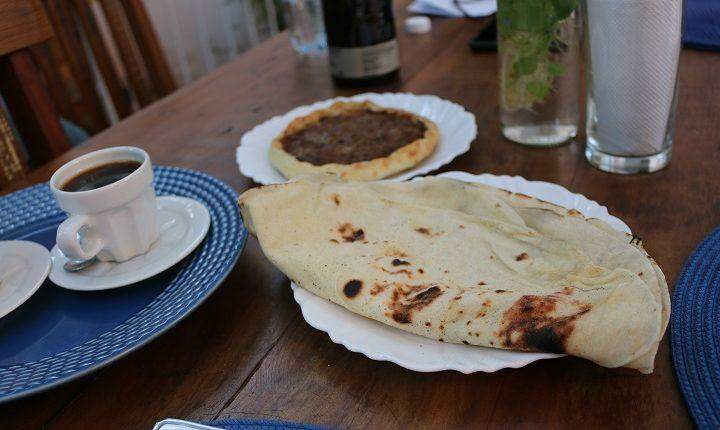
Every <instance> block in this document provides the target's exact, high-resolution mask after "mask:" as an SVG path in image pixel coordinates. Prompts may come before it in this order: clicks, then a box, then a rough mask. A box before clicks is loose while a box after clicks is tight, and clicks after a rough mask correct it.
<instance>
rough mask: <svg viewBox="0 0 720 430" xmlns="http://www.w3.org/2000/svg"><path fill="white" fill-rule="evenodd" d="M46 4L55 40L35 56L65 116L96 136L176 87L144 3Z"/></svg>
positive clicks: (65, 0) (75, 0)
mask: <svg viewBox="0 0 720 430" xmlns="http://www.w3.org/2000/svg"><path fill="white" fill-rule="evenodd" d="M0 1H1V0H0ZM42 2H43V4H44V5H45V9H46V11H47V14H48V16H49V18H50V23H51V24H52V27H53V29H54V30H55V38H53V39H51V40H50V41H49V42H48V43H45V44H42V45H38V46H36V47H34V48H33V53H34V54H35V59H36V61H37V63H38V64H39V66H40V69H41V70H42V72H43V75H44V77H45V81H46V84H47V87H48V88H49V92H50V94H51V95H52V97H53V99H54V100H55V102H56V104H57V106H58V109H59V111H60V113H61V115H62V116H63V117H64V118H67V119H69V120H71V121H73V122H74V123H76V124H78V125H79V126H81V127H82V128H84V129H85V130H86V131H88V132H89V133H91V134H92V133H96V132H98V131H100V130H102V129H104V128H106V127H107V126H108V125H109V124H110V123H112V122H113V121H114V120H115V119H122V118H124V117H126V116H128V115H130V114H131V113H132V112H133V111H135V110H137V109H138V108H140V107H144V106H146V105H148V104H150V103H152V102H154V101H155V100H157V99H159V98H161V97H163V96H165V95H167V94H169V93H171V92H173V91H174V90H175V89H176V88H177V87H176V85H175V81H174V79H173V77H172V74H171V72H170V68H169V66H168V63H167V60H166V58H165V56H164V54H163V51H162V49H161V47H160V43H159V41H158V37H157V35H156V33H155V29H154V28H153V26H152V23H151V22H150V18H149V16H148V14H147V11H146V9H145V6H144V4H143V0H99V1H93V0H42Z"/></svg>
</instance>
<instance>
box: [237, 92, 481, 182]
mask: <svg viewBox="0 0 720 430" xmlns="http://www.w3.org/2000/svg"><path fill="white" fill-rule="evenodd" d="M403 97H405V98H410V99H413V100H415V101H418V102H420V101H425V100H427V101H431V102H433V103H438V102H440V103H442V104H444V105H446V106H450V107H452V108H453V109H456V110H458V114H461V115H463V116H465V118H466V120H467V121H468V123H467V124H468V125H469V126H470V129H471V133H470V134H468V135H467V136H465V137H464V139H463V141H461V142H448V143H446V145H453V146H450V148H454V149H453V150H452V151H449V153H448V154H447V155H446V157H445V158H443V159H440V160H436V161H435V162H432V163H429V162H428V160H430V157H432V154H431V155H430V157H428V158H426V159H424V160H422V161H421V162H420V163H419V164H418V165H416V166H413V167H412V168H410V169H407V170H405V171H402V172H399V173H397V174H395V175H393V176H392V177H390V178H388V179H390V180H404V179H410V178H412V177H415V176H421V175H425V174H427V173H430V172H432V171H435V170H437V169H439V168H440V167H442V166H444V165H446V164H448V163H450V162H451V161H452V160H454V159H455V158H457V157H459V156H460V155H462V154H464V153H466V152H467V151H469V150H470V147H471V145H472V142H473V141H474V140H475V138H476V137H477V119H476V117H475V115H474V114H473V113H472V112H470V111H468V110H467V109H466V108H465V107H464V106H463V105H461V104H459V103H456V102H453V101H451V100H448V99H444V98H441V97H438V96H436V95H434V94H414V93H410V92H384V93H375V92H368V93H362V94H356V95H353V96H348V97H345V96H340V97H333V98H330V99H325V100H320V101H316V102H313V103H310V104H306V105H302V106H297V107H295V108H293V109H291V110H290V111H288V112H286V113H284V114H280V115H275V116H273V117H271V118H268V119H267V120H265V121H263V122H261V123H259V124H257V125H255V126H254V127H253V128H252V129H250V130H249V131H247V132H245V133H244V134H243V135H242V137H241V138H240V144H239V145H238V147H237V149H236V152H235V159H236V162H237V165H238V168H239V170H240V173H241V174H242V175H244V176H246V177H248V178H251V179H252V180H253V181H255V182H256V183H259V184H263V185H270V184H274V183H282V182H285V181H286V180H285V179H282V180H279V181H278V180H275V179H268V178H267V176H265V174H264V173H261V172H258V170H257V169H256V168H255V167H253V166H254V163H255V162H258V160H257V159H253V158H254V157H252V152H251V151H252V150H250V149H248V148H249V147H250V146H251V145H258V144H259V143H257V142H254V141H251V140H252V139H254V138H255V137H256V135H258V134H260V133H262V132H263V131H264V130H265V129H268V130H271V129H272V130H273V135H274V136H277V135H279V134H280V133H281V132H282V130H283V129H284V128H285V126H277V130H275V128H276V127H275V124H276V123H281V122H283V123H284V122H289V121H290V120H292V119H294V118H297V117H299V116H301V115H306V114H307V113H309V112H310V111H313V110H317V109H323V108H326V107H328V106H330V105H331V104H333V103H335V102H338V101H363V100H369V101H373V102H375V103H377V104H380V105H382V104H383V103H382V101H380V100H379V99H392V98H396V99H400V98H403ZM391 107H392V106H391ZM438 127H439V128H442V127H441V124H438ZM464 140H467V141H466V142H465V141H464ZM269 144H270V141H268V142H267V145H268V147H269ZM440 145H442V142H441V143H440ZM440 145H438V146H440ZM435 151H436V152H437V151H438V149H437V148H436V150H435ZM249 160H252V162H250V163H249V162H248V161H249ZM268 163H269V161H268ZM249 165H250V166H249ZM269 167H270V169H272V170H273V171H275V172H276V173H277V175H279V176H280V177H281V178H282V175H281V174H280V172H278V171H277V169H275V168H274V167H273V166H272V165H270V166H269Z"/></svg>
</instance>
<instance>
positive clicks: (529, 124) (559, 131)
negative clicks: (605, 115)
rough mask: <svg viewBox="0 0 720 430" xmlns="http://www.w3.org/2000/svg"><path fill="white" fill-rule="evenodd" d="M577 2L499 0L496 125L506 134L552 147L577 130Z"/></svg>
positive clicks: (578, 63) (578, 46)
mask: <svg viewBox="0 0 720 430" xmlns="http://www.w3.org/2000/svg"><path fill="white" fill-rule="evenodd" d="M602 1H605V0H602ZM578 6H579V0H532V1H528V0H498V11H497V25H498V52H499V55H500V60H499V61H500V125H501V129H502V133H503V136H505V138H507V139H509V140H511V141H514V142H518V143H522V144H525V145H531V146H553V145H558V144H561V143H563V142H566V141H568V140H570V139H572V138H573V137H575V135H576V134H577V131H578V123H579V121H580V118H579V104H580V98H579V95H580V67H579V65H580V33H581V23H582V20H581V16H580V12H579V10H578Z"/></svg>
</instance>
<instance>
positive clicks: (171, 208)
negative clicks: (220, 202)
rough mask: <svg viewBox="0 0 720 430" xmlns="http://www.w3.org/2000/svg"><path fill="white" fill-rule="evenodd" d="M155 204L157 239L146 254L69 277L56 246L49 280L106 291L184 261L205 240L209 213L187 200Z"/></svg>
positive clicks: (165, 199) (167, 199)
mask: <svg viewBox="0 0 720 430" xmlns="http://www.w3.org/2000/svg"><path fill="white" fill-rule="evenodd" d="M157 203H158V223H159V224H160V237H158V240H157V241H156V242H155V243H154V244H153V246H152V247H151V248H150V250H149V251H148V252H147V253H145V254H143V255H139V256H137V257H135V258H132V259H130V260H128V261H125V262H122V263H110V262H98V263H95V264H93V265H92V266H90V267H88V268H87V269H85V270H82V271H80V272H74V273H70V272H68V271H66V270H65V269H63V265H64V264H65V263H66V262H67V261H68V259H67V257H65V256H64V255H63V253H62V252H60V250H59V249H58V247H57V245H55V246H54V247H53V249H52V251H51V252H50V257H51V258H52V262H53V267H52V270H51V271H50V280H51V281H53V282H54V283H55V284H57V285H58V286H60V287H63V288H67V289H69V290H76V291H98V290H107V289H110V288H117V287H122V286H125V285H130V284H134V283H135V282H140V281H142V280H145V279H147V278H149V277H151V276H155V275H157V274H158V273H160V272H162V271H164V270H167V269H169V268H170V267H172V266H173V265H174V264H175V263H177V262H179V261H180V260H182V259H183V258H185V257H187V256H188V254H190V253H191V252H192V251H193V250H194V249H195V248H197V246H198V245H200V242H202V240H203V239H204V238H205V235H206V234H207V232H208V229H209V228H210V213H209V212H208V210H207V208H206V207H205V206H203V204H202V203H200V202H198V201H197V200H193V199H189V198H187V197H176V196H163V197H158V198H157Z"/></svg>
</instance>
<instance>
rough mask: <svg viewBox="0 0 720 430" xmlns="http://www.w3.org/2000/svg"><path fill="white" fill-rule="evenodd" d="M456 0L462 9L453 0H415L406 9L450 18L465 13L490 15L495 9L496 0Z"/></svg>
mask: <svg viewBox="0 0 720 430" xmlns="http://www.w3.org/2000/svg"><path fill="white" fill-rule="evenodd" d="M458 2H459V3H460V6H461V7H462V10H460V9H458V8H457V6H455V2H454V1H453V0H415V1H414V2H412V3H411V4H410V6H408V11H410V12H412V13H418V14H423V15H437V16H446V17H450V18H461V17H463V16H465V13H467V14H468V15H469V16H471V17H473V18H479V17H483V16H489V15H492V14H494V13H495V12H496V11H497V1H496V0H458ZM463 11H465V13H463Z"/></svg>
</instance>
